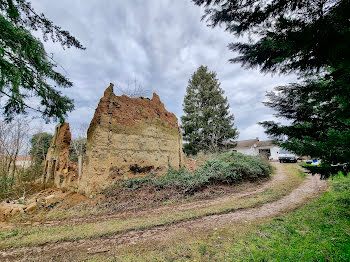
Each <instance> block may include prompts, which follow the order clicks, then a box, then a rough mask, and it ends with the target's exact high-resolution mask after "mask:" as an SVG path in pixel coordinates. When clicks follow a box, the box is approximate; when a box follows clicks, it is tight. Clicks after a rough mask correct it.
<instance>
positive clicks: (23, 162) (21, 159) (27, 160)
mask: <svg viewBox="0 0 350 262" xmlns="http://www.w3.org/2000/svg"><path fill="white" fill-rule="evenodd" d="M31 164H32V159H31V157H30V156H18V157H16V166H17V167H21V168H27V167H30V165H31Z"/></svg>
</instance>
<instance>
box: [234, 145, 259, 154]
mask: <svg viewBox="0 0 350 262" xmlns="http://www.w3.org/2000/svg"><path fill="white" fill-rule="evenodd" d="M235 150H237V152H239V153H242V154H245V155H248V156H257V155H259V150H257V149H256V148H254V147H251V148H235Z"/></svg>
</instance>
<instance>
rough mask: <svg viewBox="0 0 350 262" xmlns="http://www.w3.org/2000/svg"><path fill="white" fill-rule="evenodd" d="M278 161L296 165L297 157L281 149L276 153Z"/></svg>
mask: <svg viewBox="0 0 350 262" xmlns="http://www.w3.org/2000/svg"><path fill="white" fill-rule="evenodd" d="M278 160H279V161H280V163H286V162H290V163H296V162H297V156H296V155H295V154H294V153H292V152H289V151H288V150H286V149H283V148H282V149H281V150H280V152H279V153H278Z"/></svg>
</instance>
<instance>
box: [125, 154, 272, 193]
mask: <svg viewBox="0 0 350 262" xmlns="http://www.w3.org/2000/svg"><path fill="white" fill-rule="evenodd" d="M270 173H271V166H270V165H269V163H268V162H266V161H265V160H263V159H261V158H258V157H252V156H246V155H243V154H241V153H236V152H227V153H222V154H220V155H218V156H217V157H216V158H214V159H212V160H208V161H206V163H205V164H203V165H202V166H201V167H200V169H198V170H196V171H195V172H194V173H190V172H188V171H187V170H184V169H181V170H173V169H169V170H168V172H167V173H165V174H164V175H163V176H155V175H149V176H146V177H142V178H133V179H129V180H126V181H124V182H123V184H122V185H123V187H126V188H129V189H132V190H134V189H138V188H140V187H142V186H143V185H146V184H147V185H150V186H153V187H155V188H157V189H165V188H175V189H179V190H182V191H183V192H184V193H186V194H193V193H194V192H196V191H199V190H202V189H204V188H206V187H208V186H210V185H220V184H223V185H233V184H238V183H240V182H242V181H254V180H257V179H261V178H266V177H268V176H269V175H270Z"/></svg>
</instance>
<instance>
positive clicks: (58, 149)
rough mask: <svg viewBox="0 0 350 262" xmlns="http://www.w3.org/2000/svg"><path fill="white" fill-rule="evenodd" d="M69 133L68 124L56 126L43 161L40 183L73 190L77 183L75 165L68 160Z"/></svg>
mask: <svg viewBox="0 0 350 262" xmlns="http://www.w3.org/2000/svg"><path fill="white" fill-rule="evenodd" d="M70 142H71V133H70V130H69V124H68V123H65V124H58V125H56V127H55V134H54V136H53V138H52V141H51V144H50V148H49V150H48V151H47V155H46V159H45V169H44V173H43V176H42V182H43V183H45V184H47V185H49V186H50V185H55V186H56V187H59V188H68V189H72V190H75V189H76V188H77V185H78V184H77V183H78V172H77V164H76V163H74V162H72V161H70V160H69V146H70Z"/></svg>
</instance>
